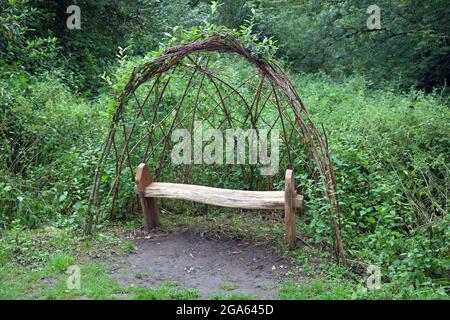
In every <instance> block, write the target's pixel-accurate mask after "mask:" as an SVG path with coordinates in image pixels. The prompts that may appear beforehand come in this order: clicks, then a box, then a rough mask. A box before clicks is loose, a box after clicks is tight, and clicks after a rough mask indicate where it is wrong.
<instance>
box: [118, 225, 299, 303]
mask: <svg viewBox="0 0 450 320" xmlns="http://www.w3.org/2000/svg"><path fill="white" fill-rule="evenodd" d="M135 243H136V247H137V251H136V253H135V254H130V255H128V256H126V257H124V258H123V260H122V261H120V262H119V268H118V270H117V271H115V272H114V277H115V278H116V280H117V281H118V282H119V283H120V284H121V285H123V286H130V285H132V284H133V285H135V286H138V287H158V286H160V285H162V284H164V283H165V282H167V281H177V282H178V283H179V284H180V286H181V287H183V288H196V289H197V290H198V291H199V292H200V295H201V298H205V299H207V298H209V297H210V296H211V295H213V294H222V295H224V294H247V295H255V296H258V297H260V298H264V299H273V298H276V296H277V292H278V290H277V288H278V286H279V284H280V281H281V280H283V279H285V278H286V277H288V276H287V274H290V273H292V272H289V271H295V269H296V266H295V265H294V263H293V262H292V261H291V260H288V259H286V258H282V257H280V256H277V255H276V254H275V253H274V252H273V251H272V250H270V249H269V248H265V247H262V246H255V245H253V244H250V243H247V242H243V241H236V240H221V241H218V240H208V239H205V238H202V237H201V236H199V235H195V234H191V233H188V232H185V233H181V234H176V235H169V236H164V237H162V238H156V239H152V238H150V239H140V240H136V241H135Z"/></svg>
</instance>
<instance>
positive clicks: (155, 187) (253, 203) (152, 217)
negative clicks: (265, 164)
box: [135, 163, 303, 249]
mask: <svg viewBox="0 0 450 320" xmlns="http://www.w3.org/2000/svg"><path fill="white" fill-rule="evenodd" d="M135 182H136V188H135V192H136V193H137V194H138V195H139V200H140V203H141V207H142V212H143V214H144V228H145V231H147V232H148V231H150V230H151V229H152V228H154V227H156V226H158V225H159V208H158V205H157V204H156V198H170V199H180V200H188V201H195V202H201V203H205V204H210V205H215V206H220V207H228V208H242V209H268V210H273V209H284V222H285V230H286V242H287V244H288V246H289V248H290V249H293V248H294V247H295V239H296V238H295V231H296V226H297V216H296V210H297V209H299V213H301V212H302V211H303V196H301V195H297V191H296V190H295V184H294V175H293V172H292V170H286V176H285V188H284V191H242V190H229V189H219V188H211V187H204V186H198V185H190V184H177V183H162V182H153V179H152V176H151V174H150V171H149V169H148V167H147V165H146V164H145V163H141V164H140V165H139V167H138V169H137V172H136V176H135Z"/></svg>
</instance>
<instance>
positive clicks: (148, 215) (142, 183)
mask: <svg viewBox="0 0 450 320" xmlns="http://www.w3.org/2000/svg"><path fill="white" fill-rule="evenodd" d="M134 180H135V182H136V191H137V193H138V195H139V202H140V203H141V208H142V213H143V215H144V229H145V231H146V232H149V231H150V230H151V229H153V228H155V227H157V226H158V225H159V208H158V204H157V203H156V199H155V198H146V197H145V188H146V187H148V186H149V185H150V184H151V183H152V182H153V179H152V176H151V175H150V171H149V170H148V167H147V165H146V164H145V163H141V164H140V165H139V167H138V169H137V171H136V176H135V178H134Z"/></svg>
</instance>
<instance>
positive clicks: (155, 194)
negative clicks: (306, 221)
mask: <svg viewBox="0 0 450 320" xmlns="http://www.w3.org/2000/svg"><path fill="white" fill-rule="evenodd" d="M284 193H285V192H284V191H242V190H230V189H219V188H212V187H205V186H198V185H191V184H178V183H164V182H153V183H152V184H150V185H149V186H148V187H146V188H145V191H144V195H145V197H149V198H170V199H179V200H188V201H195V202H201V203H206V204H210V205H214V206H219V207H227V208H242V209H268V210H270V209H284V208H285V206H284V203H285V199H284V196H285V195H284ZM294 201H295V203H294V206H295V207H300V206H301V204H302V201H303V197H302V196H300V195H297V196H296V197H295V199H294Z"/></svg>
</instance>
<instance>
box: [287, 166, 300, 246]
mask: <svg viewBox="0 0 450 320" xmlns="http://www.w3.org/2000/svg"><path fill="white" fill-rule="evenodd" d="M296 197H297V191H296V190H295V183H294V174H293V172H292V170H286V176H285V187H284V223H285V230H286V231H285V232H286V242H287V245H288V247H289V249H290V250H292V249H294V248H295V239H296V236H295V232H296V229H297V217H296V214H295V208H296V206H295V202H294V200H295V199H296Z"/></svg>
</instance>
